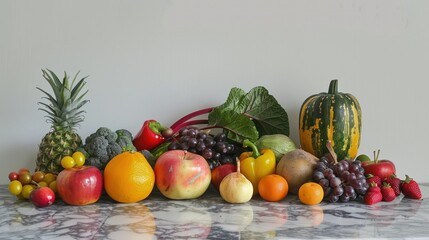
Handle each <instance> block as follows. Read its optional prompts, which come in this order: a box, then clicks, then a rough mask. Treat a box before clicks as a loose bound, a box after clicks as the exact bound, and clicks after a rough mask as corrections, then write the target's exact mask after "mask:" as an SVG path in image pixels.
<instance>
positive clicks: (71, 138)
mask: <svg viewBox="0 0 429 240" xmlns="http://www.w3.org/2000/svg"><path fill="white" fill-rule="evenodd" d="M80 146H82V139H81V137H80V136H79V135H78V134H77V133H75V132H73V131H55V130H54V131H52V132H49V133H47V134H46V135H45V136H44V137H43V139H42V141H41V143H40V145H39V152H38V154H37V160H36V170H35V171H43V172H45V173H53V174H58V173H59V172H61V171H62V170H63V169H64V168H63V167H62V166H61V159H62V158H63V157H64V156H71V155H72V154H73V153H74V152H75V150H76V149H77V148H78V147H80Z"/></svg>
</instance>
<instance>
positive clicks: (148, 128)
mask: <svg viewBox="0 0 429 240" xmlns="http://www.w3.org/2000/svg"><path fill="white" fill-rule="evenodd" d="M167 130H169V128H167V127H165V126H163V125H161V123H159V122H157V121H156V120H147V121H145V122H144V123H143V126H142V128H141V129H140V131H139V132H138V133H137V135H136V136H135V138H134V140H133V144H134V146H135V147H136V148H137V151H141V150H149V151H150V150H152V149H154V148H155V147H157V146H158V145H160V144H161V143H163V142H164V141H165V139H166V138H165V136H164V135H165V134H164V135H163V133H164V132H166V131H167Z"/></svg>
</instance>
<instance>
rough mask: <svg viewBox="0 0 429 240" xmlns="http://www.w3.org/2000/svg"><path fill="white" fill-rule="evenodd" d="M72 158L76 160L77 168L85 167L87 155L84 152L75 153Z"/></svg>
mask: <svg viewBox="0 0 429 240" xmlns="http://www.w3.org/2000/svg"><path fill="white" fill-rule="evenodd" d="M72 158H73V159H74V162H75V164H76V166H77V167H80V166H83V165H84V164H85V155H84V154H83V153H82V152H74V153H73V155H72Z"/></svg>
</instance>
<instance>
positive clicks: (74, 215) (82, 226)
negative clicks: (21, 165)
mask: <svg viewBox="0 0 429 240" xmlns="http://www.w3.org/2000/svg"><path fill="white" fill-rule="evenodd" d="M421 189H422V193H423V198H425V197H426V196H428V194H429V184H422V185H421ZM0 216H1V218H0V239H10V240H12V239H125V240H130V239H429V221H428V220H429V204H428V201H427V200H426V199H423V200H411V199H407V198H403V197H402V195H401V196H400V197H398V198H397V199H395V200H394V201H393V202H390V203H385V202H382V203H378V204H376V205H372V206H368V205H365V204H363V203H362V202H361V201H357V202H350V203H347V204H345V203H336V204H330V203H324V202H323V203H321V204H319V205H316V206H306V205H302V204H301V203H300V202H299V200H298V199H297V197H296V196H294V195H289V196H288V197H287V198H286V199H284V200H282V201H281V202H276V203H272V202H265V201H263V200H261V199H260V198H254V199H252V200H251V201H250V202H248V203H246V204H228V203H225V202H224V201H223V200H222V199H221V198H220V196H219V194H218V193H217V192H216V191H215V190H213V189H209V190H208V191H207V192H206V193H205V194H204V195H203V196H202V197H201V198H199V199H194V200H182V201H174V200H168V199H166V198H164V197H163V196H162V195H161V194H160V193H159V192H157V191H154V192H153V193H152V194H151V195H150V197H149V198H147V199H145V200H143V201H141V202H139V203H133V204H120V203H115V202H114V201H112V200H110V199H109V198H108V197H107V196H103V197H102V199H100V201H99V202H97V203H95V204H91V205H86V206H69V205H66V204H65V203H63V202H62V201H61V200H57V201H56V202H55V203H54V205H52V206H49V207H46V208H35V207H34V206H33V205H32V204H31V203H30V202H29V201H22V200H17V199H16V197H14V196H11V195H10V194H9V193H8V191H7V186H0Z"/></svg>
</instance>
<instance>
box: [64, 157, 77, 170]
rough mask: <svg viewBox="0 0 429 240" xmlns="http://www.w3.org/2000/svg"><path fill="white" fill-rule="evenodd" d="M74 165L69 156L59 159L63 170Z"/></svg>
mask: <svg viewBox="0 0 429 240" xmlns="http://www.w3.org/2000/svg"><path fill="white" fill-rule="evenodd" d="M75 165H76V163H75V161H74V159H73V158H72V157H70V156H65V157H63V158H62V159H61V166H62V167H63V168H65V169H69V168H72V167H74V166H75Z"/></svg>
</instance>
